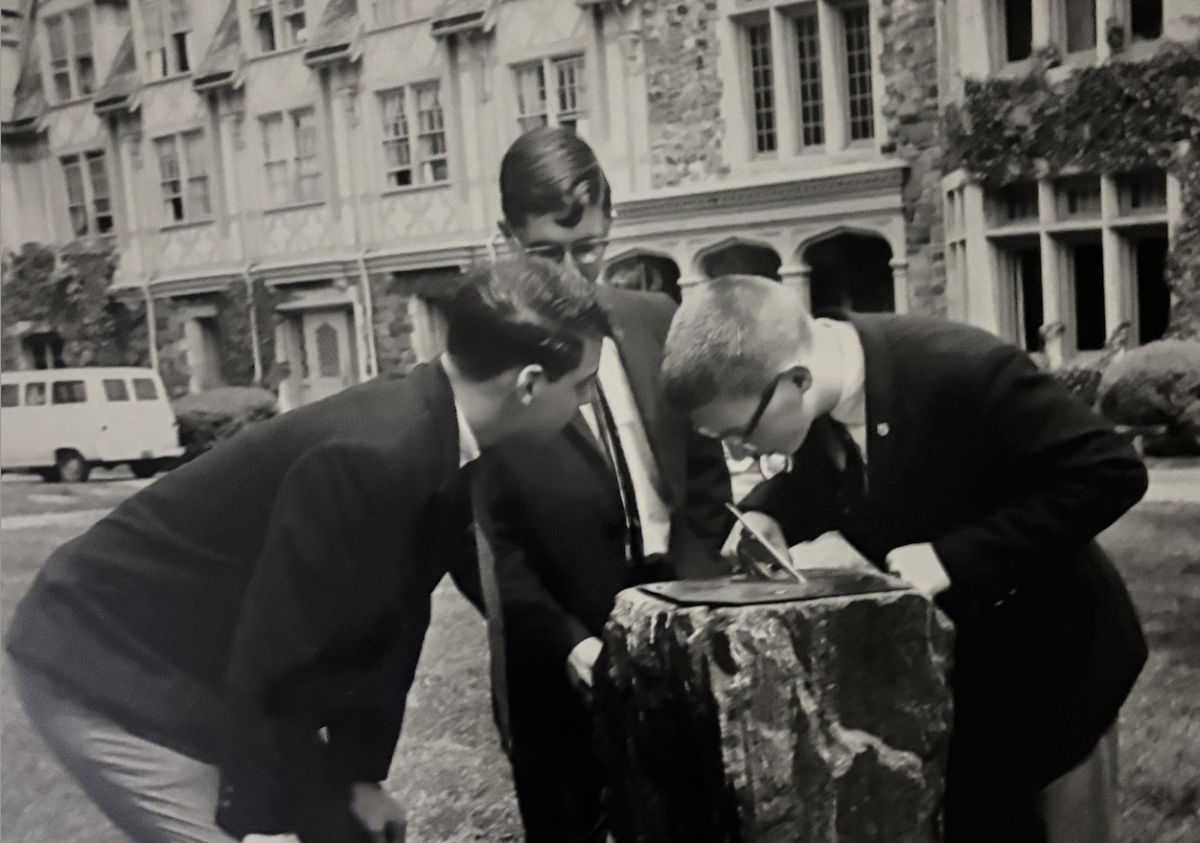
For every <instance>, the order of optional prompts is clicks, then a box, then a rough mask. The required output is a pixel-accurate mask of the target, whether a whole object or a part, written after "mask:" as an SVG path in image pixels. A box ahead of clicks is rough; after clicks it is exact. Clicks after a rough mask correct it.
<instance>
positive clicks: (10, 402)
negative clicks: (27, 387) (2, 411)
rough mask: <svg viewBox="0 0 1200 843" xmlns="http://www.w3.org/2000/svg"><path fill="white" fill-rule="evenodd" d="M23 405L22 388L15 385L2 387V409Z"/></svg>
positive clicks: (0, 402) (0, 394)
mask: <svg viewBox="0 0 1200 843" xmlns="http://www.w3.org/2000/svg"><path fill="white" fill-rule="evenodd" d="M20 403H21V387H19V386H17V385H16V384H15V383H6V384H4V386H0V407H16V406H17V405H18V404H20Z"/></svg>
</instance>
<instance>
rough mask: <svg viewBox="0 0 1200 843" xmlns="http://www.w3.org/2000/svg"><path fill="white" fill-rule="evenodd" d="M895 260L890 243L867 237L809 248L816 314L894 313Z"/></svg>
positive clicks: (830, 241) (839, 237) (839, 239)
mask: <svg viewBox="0 0 1200 843" xmlns="http://www.w3.org/2000/svg"><path fill="white" fill-rule="evenodd" d="M891 260H892V247H891V246H889V245H888V243H887V241H886V240H884V239H883V238H882V237H873V236H870V235H865V234H839V235H837V236H835V237H830V238H829V239H828V240H822V241H820V242H819V243H814V244H813V245H811V246H809V247H808V249H806V250H805V252H804V262H805V263H807V264H808V266H809V267H810V268H811V270H812V274H811V276H810V282H809V289H810V291H811V296H812V311H813V313H820V312H821V311H824V310H853V311H856V312H858V313H891V312H894V311H895V310H896V292H895V288H894V287H893V285H892V267H891Z"/></svg>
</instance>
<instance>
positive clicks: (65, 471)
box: [58, 451, 92, 483]
mask: <svg viewBox="0 0 1200 843" xmlns="http://www.w3.org/2000/svg"><path fill="white" fill-rule="evenodd" d="M91 473H92V467H91V466H90V465H88V464H87V460H85V459H84V458H83V457H82V456H80V455H79V452H78V451H62V452H60V453H59V455H58V479H59V480H61V481H62V482H64V483H83V482H86V481H87V479H88V475H89V474H91Z"/></svg>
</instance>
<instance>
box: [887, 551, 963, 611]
mask: <svg viewBox="0 0 1200 843" xmlns="http://www.w3.org/2000/svg"><path fill="white" fill-rule="evenodd" d="M886 562H887V567H888V570H889V571H891V572H892V573H893V574H895V575H896V576H898V577H900V578H901V579H902V580H904V581H905V582H907V583H908V584H909V585H911V586H913V587H914V588H916V589H917V591H919V592H921V593H922V594H924V595H925V596H926V597H929V598H933V597H936V596H937V595H939V594H941V593H942V592H943V591H945V590H946V589H948V588H949V587H950V577H949V576H948V575H947V574H946V569H945V568H943V567H942V562H941V560H940V559H938V557H937V552H936V551H935V550H934V549H933V545H931V544H929V543H925V544H906V545H904V547H898V548H896V549H895V550H893V551H892V552H891V553H889V554H888V555H887V560H886Z"/></svg>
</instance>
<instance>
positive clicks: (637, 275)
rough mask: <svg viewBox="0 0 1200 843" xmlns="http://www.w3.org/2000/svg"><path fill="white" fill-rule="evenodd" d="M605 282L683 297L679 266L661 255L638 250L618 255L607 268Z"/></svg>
mask: <svg viewBox="0 0 1200 843" xmlns="http://www.w3.org/2000/svg"><path fill="white" fill-rule="evenodd" d="M604 283H605V284H608V285H610V286H613V287H620V288H622V289H625V290H646V291H649V292H653V293H666V294H667V295H668V296H670V297H671V298H673V299H674V300H675V301H676V302H678V301H680V298H681V297H680V293H679V266H678V265H677V264H676V263H675V261H673V260H671V259H670V258H667V257H663V256H661V255H648V254H637V255H629V256H628V257H624V258H618V259H617V260H615V261H613V262H612V263H610V264H608V266H606V267H605V269H604Z"/></svg>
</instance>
